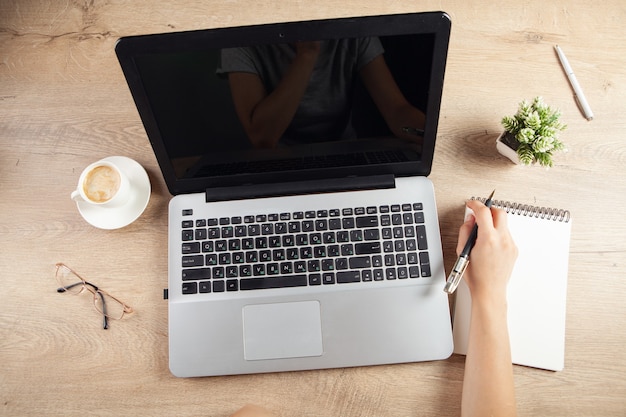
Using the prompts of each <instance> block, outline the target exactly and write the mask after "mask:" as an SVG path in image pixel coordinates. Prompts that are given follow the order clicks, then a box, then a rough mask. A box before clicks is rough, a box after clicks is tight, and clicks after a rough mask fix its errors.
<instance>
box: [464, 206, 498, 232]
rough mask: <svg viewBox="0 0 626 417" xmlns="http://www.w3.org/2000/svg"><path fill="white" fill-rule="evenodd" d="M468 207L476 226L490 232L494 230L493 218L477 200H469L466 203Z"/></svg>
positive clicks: (486, 208)
mask: <svg viewBox="0 0 626 417" xmlns="http://www.w3.org/2000/svg"><path fill="white" fill-rule="evenodd" d="M467 207H469V208H470V209H471V210H472V211H473V212H474V217H475V218H476V224H477V225H478V227H479V228H486V229H488V230H491V229H493V228H494V223H493V216H492V214H491V210H490V209H489V208H488V207H487V206H485V205H484V204H483V203H481V202H480V201H478V200H469V201H468V202H467Z"/></svg>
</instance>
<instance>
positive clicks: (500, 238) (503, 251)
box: [456, 200, 518, 302]
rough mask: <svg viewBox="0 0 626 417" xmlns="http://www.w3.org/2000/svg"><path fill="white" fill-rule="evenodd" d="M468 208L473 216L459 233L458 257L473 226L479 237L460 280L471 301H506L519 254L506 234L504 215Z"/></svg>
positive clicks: (475, 206)
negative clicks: (507, 288) (465, 286)
mask: <svg viewBox="0 0 626 417" xmlns="http://www.w3.org/2000/svg"><path fill="white" fill-rule="evenodd" d="M467 207H468V208H469V209H471V210H472V211H473V212H474V215H473V216H469V219H467V221H466V222H465V223H463V225H462V226H461V228H460V229H459V241H458V243H457V249H456V250H457V254H460V253H461V251H462V250H463V247H464V246H465V242H467V238H468V237H469V235H470V232H471V230H472V227H473V226H474V224H477V225H478V236H477V238H476V244H475V245H474V248H473V249H472V252H471V253H470V263H469V265H468V267H467V270H466V271H465V274H464V275H463V279H464V280H465V282H466V283H467V286H468V287H469V289H470V292H471V294H472V300H473V301H478V302H481V301H484V302H487V301H496V300H505V299H506V286H507V283H508V281H509V277H510V276H511V272H512V271H513V266H514V264H515V260H516V259H517V253H518V251H517V246H515V242H514V241H513V238H512V237H511V234H510V233H509V229H508V225H507V213H506V212H505V211H504V210H501V209H497V208H491V209H490V208H488V207H486V206H485V205H484V204H483V203H481V202H479V201H475V200H470V201H468V202H467Z"/></svg>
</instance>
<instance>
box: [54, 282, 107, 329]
mask: <svg viewBox="0 0 626 417" xmlns="http://www.w3.org/2000/svg"><path fill="white" fill-rule="evenodd" d="M77 285H89V286H90V287H92V288H93V289H94V290H95V291H96V294H98V296H99V297H100V300H101V301H102V317H103V319H102V327H103V328H104V329H105V330H106V329H108V328H109V319H108V318H107V315H106V312H107V307H106V301H104V296H103V295H102V293H100V292H99V291H98V287H97V286H96V285H93V284H92V283H91V282H89V281H80V282H77V283H75V284H72V285H68V286H65V287H60V288H57V292H65V291H67V290H69V289H71V288H74V287H75V286H77Z"/></svg>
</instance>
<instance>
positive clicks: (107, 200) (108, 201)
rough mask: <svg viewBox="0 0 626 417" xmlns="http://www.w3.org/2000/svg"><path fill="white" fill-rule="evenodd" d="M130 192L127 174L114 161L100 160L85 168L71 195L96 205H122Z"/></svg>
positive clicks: (75, 199)
mask: <svg viewBox="0 0 626 417" xmlns="http://www.w3.org/2000/svg"><path fill="white" fill-rule="evenodd" d="M130 192H131V190H130V183H129V180H128V177H127V176H126V174H124V172H123V171H122V170H121V169H120V168H119V167H118V166H117V165H115V164H114V163H112V162H110V161H106V160H100V161H97V162H94V163H93V164H90V165H89V166H88V167H87V168H85V169H84V170H83V172H82V173H81V174H80V178H79V179H78V187H77V188H76V190H74V191H73V192H72V194H71V197H72V200H74V201H84V202H86V203H89V204H93V205H94V206H100V207H120V206H122V205H124V204H126V202H127V201H128V198H129V197H130Z"/></svg>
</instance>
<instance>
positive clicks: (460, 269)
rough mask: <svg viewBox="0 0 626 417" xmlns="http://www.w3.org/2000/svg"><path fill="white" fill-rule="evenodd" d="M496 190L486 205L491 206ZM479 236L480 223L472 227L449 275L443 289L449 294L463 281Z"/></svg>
mask: <svg viewBox="0 0 626 417" xmlns="http://www.w3.org/2000/svg"><path fill="white" fill-rule="evenodd" d="M495 192H496V190H493V191H492V192H491V195H490V196H489V198H488V199H487V201H485V206H487V207H491V199H492V198H493V195H494V193H495ZM477 236H478V225H477V224H474V227H472V231H471V232H470V235H469V237H468V238H467V242H466V243H465V247H464V248H463V251H462V252H461V254H460V255H459V259H457V260H456V263H455V264H454V267H453V268H452V272H450V275H448V280H447V281H446V286H445V287H443V290H444V291H445V292H447V293H448V294H452V293H453V292H454V291H455V290H456V287H458V286H459V283H460V282H461V278H463V273H464V272H465V269H467V265H469V255H470V252H471V250H472V248H473V247H474V244H475V243H476V237H477Z"/></svg>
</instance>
